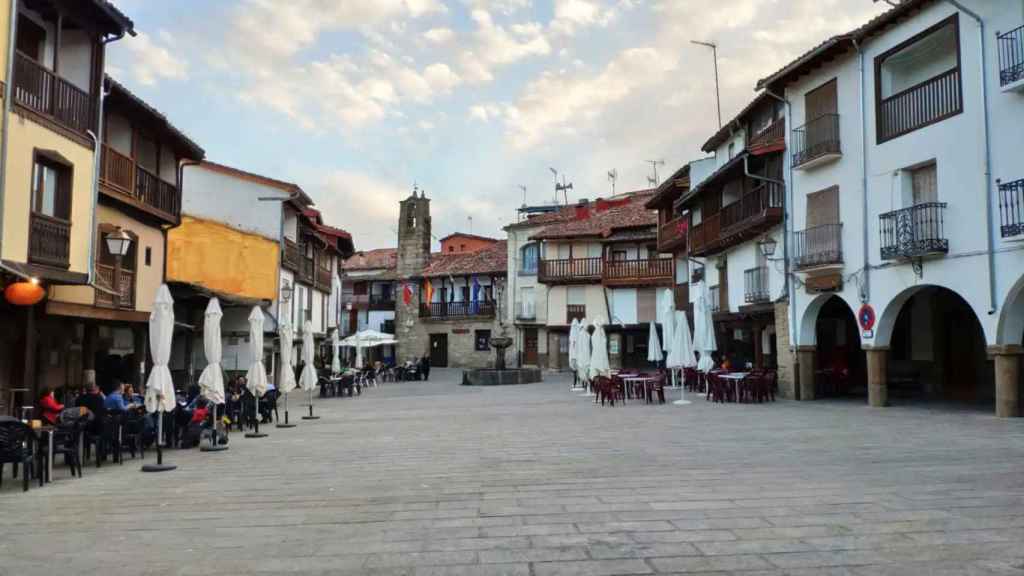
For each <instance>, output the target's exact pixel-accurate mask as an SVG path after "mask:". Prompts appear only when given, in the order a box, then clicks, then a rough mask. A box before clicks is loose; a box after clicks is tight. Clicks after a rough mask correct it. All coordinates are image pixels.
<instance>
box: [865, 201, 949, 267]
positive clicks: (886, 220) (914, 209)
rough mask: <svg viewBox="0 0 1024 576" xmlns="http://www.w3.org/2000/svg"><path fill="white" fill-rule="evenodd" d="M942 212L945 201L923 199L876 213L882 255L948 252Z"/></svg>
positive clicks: (897, 255)
mask: <svg viewBox="0 0 1024 576" xmlns="http://www.w3.org/2000/svg"><path fill="white" fill-rule="evenodd" d="M945 212H946V203H945V202H924V203H921V204H915V205H914V206H911V207H909V208H902V209H900V210H893V211H892V212H886V213H885V214H881V215H879V217H878V218H879V224H880V229H881V236H882V243H881V246H882V249H881V253H882V259H883V260H893V259H897V258H918V257H921V256H925V255H928V254H942V253H946V252H949V239H947V238H946V233H945V230H944V225H943V217H944V215H945Z"/></svg>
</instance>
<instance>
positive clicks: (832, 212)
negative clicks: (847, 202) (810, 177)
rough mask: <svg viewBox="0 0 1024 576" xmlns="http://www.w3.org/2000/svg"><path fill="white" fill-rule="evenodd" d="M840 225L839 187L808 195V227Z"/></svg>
mask: <svg viewBox="0 0 1024 576" xmlns="http://www.w3.org/2000/svg"><path fill="white" fill-rule="evenodd" d="M838 223H839V187H838V186H833V187H831V188H826V189H824V190H821V191H820V192H814V193H811V194H808V195H807V227H808V228H814V227H815V226H822V225H824V224H838Z"/></svg>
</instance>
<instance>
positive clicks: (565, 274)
mask: <svg viewBox="0 0 1024 576" xmlns="http://www.w3.org/2000/svg"><path fill="white" fill-rule="evenodd" d="M601 262H602V259H601V258H600V257H598V258H568V259H563V260H541V261H540V274H539V275H538V280H539V281H540V282H541V283H543V284H589V283H596V282H600V281H601Z"/></svg>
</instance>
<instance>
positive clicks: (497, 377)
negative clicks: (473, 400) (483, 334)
mask: <svg viewBox="0 0 1024 576" xmlns="http://www.w3.org/2000/svg"><path fill="white" fill-rule="evenodd" d="M510 346H512V338H511V337H510V336H508V335H507V334H506V332H505V326H504V325H502V326H501V335H499V336H495V337H494V338H491V348H494V368H477V369H474V370H466V371H465V372H463V373H462V384H463V386H502V385H506V384H533V383H534V382H540V381H541V372H540V369H539V368H506V367H505V350H507V349H508V348H509V347H510Z"/></svg>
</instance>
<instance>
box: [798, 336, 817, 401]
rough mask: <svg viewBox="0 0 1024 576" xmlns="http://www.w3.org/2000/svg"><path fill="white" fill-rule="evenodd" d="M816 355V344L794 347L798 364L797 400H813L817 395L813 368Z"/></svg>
mask: <svg viewBox="0 0 1024 576" xmlns="http://www.w3.org/2000/svg"><path fill="white" fill-rule="evenodd" d="M817 355H818V347H817V346H797V347H796V361H797V365H798V366H799V368H798V370H799V380H798V382H799V386H797V388H796V391H797V399H798V400H814V399H815V398H816V396H817V395H816V390H815V386H814V368H815V363H816V360H817Z"/></svg>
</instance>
